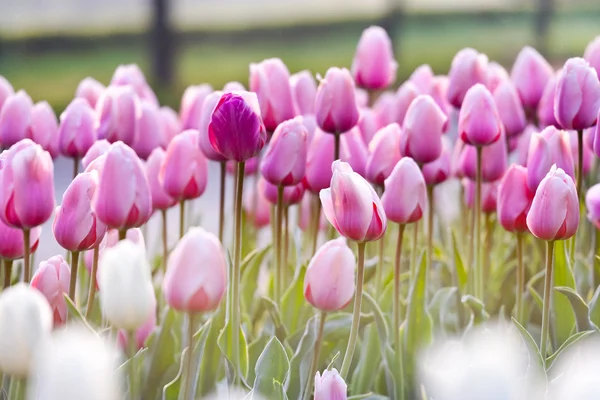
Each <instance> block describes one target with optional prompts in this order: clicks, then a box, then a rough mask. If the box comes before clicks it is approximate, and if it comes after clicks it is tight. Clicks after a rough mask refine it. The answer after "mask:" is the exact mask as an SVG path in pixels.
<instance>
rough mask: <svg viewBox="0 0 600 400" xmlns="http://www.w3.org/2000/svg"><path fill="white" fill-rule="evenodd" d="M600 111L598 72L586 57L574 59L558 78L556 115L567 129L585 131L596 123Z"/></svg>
mask: <svg viewBox="0 0 600 400" xmlns="http://www.w3.org/2000/svg"><path fill="white" fill-rule="evenodd" d="M598 109H600V82H599V81H598V76H597V75H596V70H595V69H594V68H592V67H590V65H589V64H588V63H587V61H585V60H584V59H583V58H570V59H568V60H567V62H566V63H565V66H564V67H563V69H562V70H561V72H560V74H559V75H558V81H557V83H556V92H555V94H554V116H555V117H556V120H557V121H558V123H559V124H560V126H561V127H563V128H564V129H575V130H581V129H585V128H589V127H591V126H593V125H594V124H595V123H596V118H597V113H598Z"/></svg>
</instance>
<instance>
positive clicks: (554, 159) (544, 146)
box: [527, 126, 575, 190]
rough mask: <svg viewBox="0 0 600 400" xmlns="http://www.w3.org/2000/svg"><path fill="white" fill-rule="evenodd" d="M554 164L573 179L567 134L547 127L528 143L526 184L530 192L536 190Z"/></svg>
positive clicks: (573, 169) (572, 165)
mask: <svg viewBox="0 0 600 400" xmlns="http://www.w3.org/2000/svg"><path fill="white" fill-rule="evenodd" d="M554 164H556V166H557V167H558V168H560V169H561V171H563V173H566V174H567V175H569V176H570V177H571V178H573V179H574V177H575V163H574V162H573V155H572V152H571V144H570V140H569V134H568V133H567V132H566V131H561V130H558V129H556V128H555V127H553V126H548V127H546V128H545V129H544V130H543V131H542V132H540V133H539V134H533V135H532V136H531V140H530V143H529V153H528V155H527V184H528V185H529V188H530V189H531V190H536V189H537V187H538V185H539V184H540V182H541V181H542V179H543V178H544V177H545V176H546V174H547V173H548V171H550V168H551V167H552V165H554Z"/></svg>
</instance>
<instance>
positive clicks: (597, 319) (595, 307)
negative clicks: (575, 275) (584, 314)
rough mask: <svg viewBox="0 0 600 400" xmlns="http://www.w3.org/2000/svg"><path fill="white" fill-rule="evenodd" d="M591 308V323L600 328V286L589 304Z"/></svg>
mask: <svg viewBox="0 0 600 400" xmlns="http://www.w3.org/2000/svg"><path fill="white" fill-rule="evenodd" d="M589 308H590V314H589V317H590V321H592V322H593V323H594V324H595V325H596V326H597V327H600V286H598V287H597V288H596V291H595V292H594V297H592V300H591V301H590V304H589Z"/></svg>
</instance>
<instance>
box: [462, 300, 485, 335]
mask: <svg viewBox="0 0 600 400" xmlns="http://www.w3.org/2000/svg"><path fill="white" fill-rule="evenodd" d="M461 301H462V303H463V304H464V305H466V306H467V307H468V308H469V310H471V321H470V322H469V327H473V326H476V325H479V324H481V323H482V322H484V321H487V320H488V319H489V318H490V315H489V314H488V313H487V311H485V304H483V302H482V301H481V300H480V299H478V298H477V297H474V296H471V295H470V294H467V295H464V296H463V297H462V299H461ZM467 329H468V328H467Z"/></svg>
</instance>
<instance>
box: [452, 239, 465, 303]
mask: <svg viewBox="0 0 600 400" xmlns="http://www.w3.org/2000/svg"><path fill="white" fill-rule="evenodd" d="M452 248H453V250H454V268H455V269H456V276H457V278H458V282H456V283H457V284H458V287H459V288H460V291H461V292H464V291H465V289H466V287H467V279H468V273H467V269H466V268H465V264H464V263H463V261H462V257H461V256H460V250H459V249H458V244H457V242H456V235H455V234H454V231H452Z"/></svg>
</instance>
